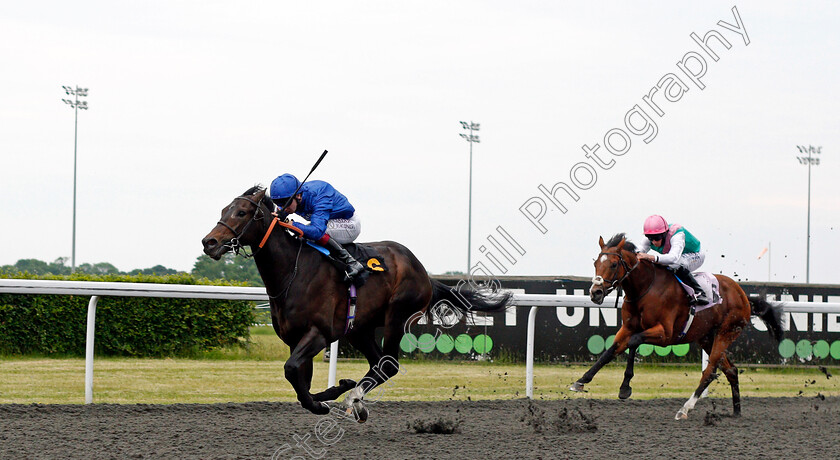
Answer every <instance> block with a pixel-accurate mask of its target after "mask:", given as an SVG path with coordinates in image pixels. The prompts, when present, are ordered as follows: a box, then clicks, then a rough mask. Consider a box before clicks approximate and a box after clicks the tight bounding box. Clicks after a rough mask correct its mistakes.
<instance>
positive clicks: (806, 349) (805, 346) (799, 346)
mask: <svg viewBox="0 0 840 460" xmlns="http://www.w3.org/2000/svg"><path fill="white" fill-rule="evenodd" d="M811 350H812V348H811V342H809V341H807V340H804V339H803V340H800V341H799V342H797V343H796V354H797V356H799V357H800V358H802V359H807V358H810V357H811Z"/></svg>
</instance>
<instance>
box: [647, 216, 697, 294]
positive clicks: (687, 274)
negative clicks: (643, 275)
mask: <svg viewBox="0 0 840 460" xmlns="http://www.w3.org/2000/svg"><path fill="white" fill-rule="evenodd" d="M644 231H645V237H646V238H645V240H644V241H642V244H640V245H639V249H638V251H639V254H638V257H639V259H640V260H645V259H646V260H650V261H651V262H653V263H655V264H660V265H665V266H667V267H668V269H670V270H672V271H673V272H674V273H675V274H676V275H677V277H678V278H679V279H680V280H681V281H682V282H684V283H685V284H687V285H688V286H689V287H691V289H693V290H694V292H695V295H696V297H695V298H694V299H693V301H694V303H695V304H696V305H708V303H709V299H708V297H706V293H705V292H704V291H703V289H702V288H701V287H700V285H699V284H698V283H697V280H695V279H694V276H693V275H692V274H691V272H692V271H695V270H697V269H698V268H700V266H701V265H703V261H704V260H706V253H705V252H702V251H701V250H700V241H699V240H698V239H697V238H695V237H694V235H692V234H691V232H689V231H688V230H686V229H685V227H683V226H682V225H679V224H671V225H668V223H667V222H665V219H664V218H663V217H662V216H659V215H653V216H650V217H648V218H647V219H645V225H644ZM651 249H653V251H654V252H655V254H647V252H648V251H650V250H651Z"/></svg>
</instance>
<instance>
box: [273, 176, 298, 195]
mask: <svg viewBox="0 0 840 460" xmlns="http://www.w3.org/2000/svg"><path fill="white" fill-rule="evenodd" d="M298 187H300V181H299V180H298V179H297V177H295V176H293V175H291V174H283V175H282V176H278V177H277V179H274V180H273V181H271V187H269V190H268V197H269V198H271V199H272V200H276V199H278V198H288V197H290V196H292V194H293V193H295V190H297V188H298Z"/></svg>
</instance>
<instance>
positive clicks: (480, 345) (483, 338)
mask: <svg viewBox="0 0 840 460" xmlns="http://www.w3.org/2000/svg"><path fill="white" fill-rule="evenodd" d="M473 349H474V350H475V352H476V353H479V354H484V353H488V352H490V350H492V349H493V339H491V338H490V336H489V335H484V334H478V335H477V336H475V339H473Z"/></svg>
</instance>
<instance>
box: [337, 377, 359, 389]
mask: <svg viewBox="0 0 840 460" xmlns="http://www.w3.org/2000/svg"><path fill="white" fill-rule="evenodd" d="M338 386H340V387H343V388H354V387H355V386H356V381H355V380H352V379H341V380H339V381H338Z"/></svg>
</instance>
